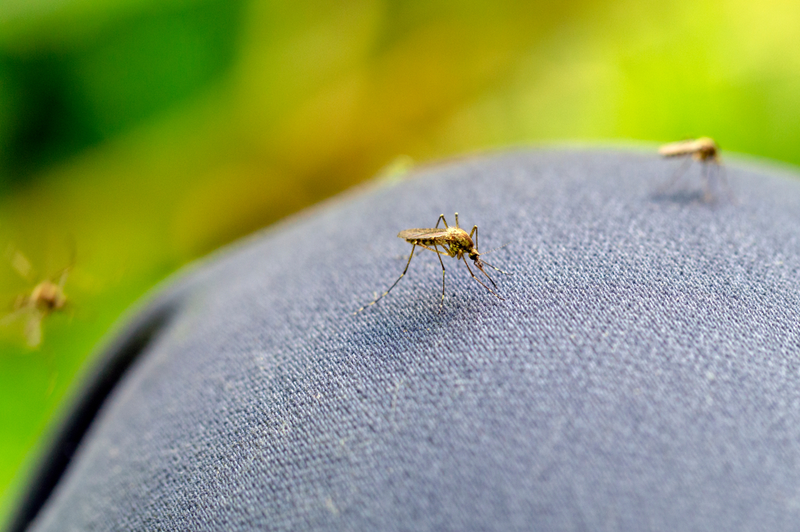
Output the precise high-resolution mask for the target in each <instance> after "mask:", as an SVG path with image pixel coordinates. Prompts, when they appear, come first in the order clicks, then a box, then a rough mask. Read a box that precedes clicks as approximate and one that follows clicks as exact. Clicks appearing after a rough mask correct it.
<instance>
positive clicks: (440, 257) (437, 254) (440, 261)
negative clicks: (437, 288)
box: [433, 244, 444, 310]
mask: <svg viewBox="0 0 800 532" xmlns="http://www.w3.org/2000/svg"><path fill="white" fill-rule="evenodd" d="M433 247H434V248H435V249H436V256H437V257H439V264H441V265H442V302H441V303H439V309H440V310H441V309H442V308H443V307H444V262H442V255H441V253H440V252H439V247H438V246H437V245H436V244H434V245H433Z"/></svg>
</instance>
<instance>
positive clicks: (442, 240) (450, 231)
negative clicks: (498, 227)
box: [354, 213, 508, 314]
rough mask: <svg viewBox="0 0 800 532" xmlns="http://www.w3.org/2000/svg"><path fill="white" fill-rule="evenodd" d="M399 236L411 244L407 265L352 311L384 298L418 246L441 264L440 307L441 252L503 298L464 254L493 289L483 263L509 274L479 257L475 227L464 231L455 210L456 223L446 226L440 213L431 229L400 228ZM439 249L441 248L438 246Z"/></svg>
mask: <svg viewBox="0 0 800 532" xmlns="http://www.w3.org/2000/svg"><path fill="white" fill-rule="evenodd" d="M440 222H444V228H441V229H440V228H439V223H440ZM472 235H475V242H474V243H473V241H472ZM397 236H398V237H399V238H402V239H403V240H405V241H406V242H408V243H409V244H411V255H409V257H408V262H407V263H406V267H405V269H404V270H403V273H401V274H400V277H398V278H397V280H396V281H395V282H394V283H393V284H392V286H390V287H389V289H388V290H386V292H384V293H382V294H381V295H379V296H378V297H377V298H375V300H374V301H372V302H371V303H368V304H366V305H364V306H363V307H361V308H360V309H358V310H357V311H355V312H354V314H358V313H359V312H361V311H362V310H364V309H365V308H367V307H370V306H372V305H374V304H375V303H377V302H378V301H380V300H381V298H383V296H385V295H387V294H388V293H389V292H391V291H392V288H394V287H395V286H397V283H399V282H400V279H402V278H403V276H405V274H406V272H407V271H408V266H409V264H411V259H412V258H413V257H414V250H415V249H417V246H420V247H421V248H424V249H427V250H429V251H433V252H435V253H436V256H437V257H438V258H439V264H441V265H442V301H441V303H440V308H441V306H443V305H444V279H445V267H444V262H442V255H447V256H448V257H454V258H455V259H456V260H463V261H464V264H465V265H466V266H467V270H468V271H469V274H470V275H471V276H472V278H473V279H475V280H476V281H478V282H479V283H480V284H481V285H482V286H483V287H484V288H486V289H487V290H488V291H489V292H491V293H492V294H493V295H494V296H495V297H497V298H498V299H503V298H502V297H501V296H500V295H499V294H498V293H497V292H495V291H494V290H492V289H491V288H489V286H487V285H486V284H485V283H484V282H483V281H481V280H480V279H479V278H478V277H476V276H475V274H474V273H472V269H471V268H470V267H469V263H468V262H467V259H466V257H465V255H466V256H467V257H469V258H470V259H471V260H472V262H473V263H474V264H475V266H476V267H477V268H478V269H479V270H480V271H481V273H483V275H485V276H486V278H487V279H489V282H490V283H492V286H493V287H494V289H495V290H496V289H497V285H496V284H495V283H494V281H493V280H492V278H491V277H489V274H488V273H486V270H484V269H483V266H484V265H486V266H489V267H490V268H493V269H495V270H497V271H498V272H500V273H504V274H508V272H505V271H503V270H501V269H500V268H496V267H495V266H492V265H491V264H489V263H488V262H486V261H484V260H481V258H480V257H481V254H480V253H478V226H477V225H476V226H473V228H472V231H470V232H469V234H467V232H466V231H464V230H463V229H461V227H459V225H458V213H456V226H455V227H451V226H449V225H447V220H445V219H444V214H440V215H439V219H438V220H436V226H435V227H434V228H433V229H406V230H405V231H400V233H398V235H397ZM440 247H441V248H442V249H441V250H440V249H439V248H440Z"/></svg>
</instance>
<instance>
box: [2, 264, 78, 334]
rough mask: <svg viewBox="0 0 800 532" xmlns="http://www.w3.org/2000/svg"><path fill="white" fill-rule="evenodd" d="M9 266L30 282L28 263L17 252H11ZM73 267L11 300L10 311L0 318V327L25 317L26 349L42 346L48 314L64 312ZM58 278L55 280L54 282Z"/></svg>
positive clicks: (30, 274)
mask: <svg viewBox="0 0 800 532" xmlns="http://www.w3.org/2000/svg"><path fill="white" fill-rule="evenodd" d="M10 259H11V265H12V266H13V268H14V269H15V270H16V271H17V273H19V274H20V276H22V277H23V278H24V279H26V280H28V281H31V282H33V278H32V268H31V265H30V262H29V261H28V259H27V258H26V257H25V255H23V254H22V252H21V251H19V250H16V249H15V250H13V251H12V250H10ZM71 268H72V266H71V265H70V266H68V267H66V268H64V269H63V270H62V271H61V272H60V274H59V275H58V276H56V277H55V278H53V279H45V280H43V281H40V282H39V283H37V284H36V286H34V287H33V290H31V291H30V292H29V293H25V294H20V295H18V296H17V297H16V299H15V300H14V306H13V310H12V311H11V312H10V313H9V314H7V315H6V316H4V317H3V318H2V319H0V325H6V324H9V323H11V322H13V321H15V320H17V319H19V318H26V321H25V340H26V342H27V344H28V347H37V346H39V344H41V343H42V321H43V320H44V319H45V318H47V316H49V315H50V314H52V313H54V312H57V311H60V310H63V309H64V307H65V306H66V305H67V296H66V294H65V293H64V285H65V284H66V282H67V276H68V275H69V271H70V269H71ZM56 279H57V280H56Z"/></svg>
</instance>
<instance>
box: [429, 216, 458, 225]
mask: <svg viewBox="0 0 800 532" xmlns="http://www.w3.org/2000/svg"><path fill="white" fill-rule="evenodd" d="M456 217H457V216H456ZM439 222H444V227H445V229H446V228H448V227H450V226H449V225H447V220H445V219H444V214H440V215H439V219H438V220H436V225H434V226H433V227H434V229H435V228H438V227H439ZM456 225H458V221H456Z"/></svg>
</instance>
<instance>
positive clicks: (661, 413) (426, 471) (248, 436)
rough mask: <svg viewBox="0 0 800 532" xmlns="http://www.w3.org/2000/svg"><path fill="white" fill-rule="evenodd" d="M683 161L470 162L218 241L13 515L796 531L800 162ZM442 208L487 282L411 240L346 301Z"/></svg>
mask: <svg viewBox="0 0 800 532" xmlns="http://www.w3.org/2000/svg"><path fill="white" fill-rule="evenodd" d="M679 164H680V163H679V162H676V161H672V160H664V159H660V158H658V156H657V155H655V154H649V153H630V152H619V151H572V150H563V151H520V152H514V153H506V154H499V155H494V156H490V157H476V158H473V159H466V160H461V161H458V162H453V163H448V164H442V165H439V166H432V167H428V168H423V169H421V170H419V171H417V172H414V173H412V174H411V175H410V176H407V177H406V178H404V179H395V180H391V181H389V180H384V181H379V182H375V183H374V184H372V185H371V187H369V188H368V190H366V191H364V190H361V191H358V192H355V193H350V194H345V195H344V196H342V197H339V198H336V199H334V200H331V201H329V202H327V203H325V204H323V205H321V206H319V207H317V208H315V209H313V210H311V211H310V212H307V213H303V214H301V215H297V216H295V217H293V218H291V219H289V220H287V221H285V222H283V223H281V224H279V225H278V226H276V227H273V228H270V229H268V230H266V231H264V232H262V233H260V234H258V235H256V236H254V237H252V238H250V239H247V240H246V241H244V242H240V243H237V244H234V245H233V246H230V247H229V248H227V249H225V250H223V251H222V252H219V253H217V254H215V255H214V256H213V257H211V258H209V259H207V260H205V261H204V262H203V263H201V264H200V265H199V266H196V267H194V268H191V269H189V270H188V271H187V272H185V273H182V274H180V275H179V276H177V278H176V279H175V280H174V281H173V284H172V285H171V286H170V287H169V288H166V289H165V291H164V292H163V293H162V294H161V295H156V296H154V297H153V298H151V301H150V302H149V303H146V304H145V305H144V309H143V310H141V311H140V313H139V316H138V318H136V319H135V320H134V323H133V324H132V325H131V326H130V327H129V328H128V330H127V332H123V333H122V334H121V336H120V340H119V341H117V342H116V343H114V344H112V345H111V346H110V347H109V348H108V349H107V352H106V354H105V356H104V359H103V362H102V363H101V366H100V369H98V371H97V373H96V376H95V379H97V378H99V377H97V375H103V368H106V367H107V366H108V365H113V363H114V361H119V358H120V357H127V358H126V360H129V361H130V367H127V365H126V366H125V367H126V368H127V370H126V371H120V372H119V375H121V377H120V378H119V380H118V381H116V380H115V381H114V382H113V383H112V384H113V385H111V386H108V387H107V388H108V389H107V393H103V394H100V396H98V397H95V398H94V403H93V404H94V407H93V408H94V411H92V412H91V415H84V418H87V419H88V421H87V423H86V427H87V428H86V430H85V431H78V432H79V433H80V434H78V436H81V438H79V443H76V445H77V449H76V451H75V453H74V455H71V456H72V459H71V461H70V462H68V464H66V469H65V470H64V472H63V474H61V475H56V477H57V478H56V480H55V482H54V488H53V490H52V493H48V494H46V495H48V496H46V497H40V503H39V506H37V507H36V508H35V510H36V511H35V512H33V514H32V517H34V521H33V525H32V527H31V529H32V530H35V531H37V532H40V531H51V530H59V531H63V530H121V529H125V530H145V529H147V530H176V531H177V530H237V531H238V530H287V531H288V530H365V531H367V530H386V531H395V530H397V531H399V530H417V531H420V530H422V531H424V530H431V531H434V530H437V531H438V530H454V531H468V530H476V531H478V530H497V531H509V530H583V529H586V530H632V531H641V530H665V531H667V530H668V531H675V530H682V531H691V530H712V529H714V530H728V531H735V530H772V531H776V530H793V529H796V528H797V526H798V523H800V181H799V180H798V179H797V176H796V175H789V174H787V173H785V172H782V171H780V170H776V169H771V168H753V167H746V166H743V165H738V164H735V163H730V162H728V163H726V166H725V169H724V171H725V174H726V175H727V178H728V181H729V182H730V184H729V185H728V186H718V187H717V188H716V189H715V190H714V191H713V192H714V193H713V197H712V201H705V199H706V198H704V189H703V187H704V185H703V180H702V171H703V167H702V165H701V163H694V164H693V165H691V166H690V167H689V169H688V170H687V171H686V173H685V175H683V176H681V179H680V180H679V181H678V183H676V184H674V185H671V188H670V189H669V190H667V191H661V192H659V190H658V189H659V187H660V186H661V185H662V184H663V183H665V182H668V181H669V178H670V176H671V174H672V173H673V172H674V171H675V169H676V168H677V167H678V166H679ZM710 170H714V169H713V168H711V169H710ZM456 211H457V212H458V213H459V222H460V225H461V227H462V228H463V229H465V230H466V231H467V233H469V232H470V230H471V229H472V226H473V225H477V226H478V227H479V230H478V233H479V235H478V248H479V251H480V252H481V253H482V254H483V255H482V256H481V259H485V260H486V261H487V262H489V263H491V264H492V265H494V266H496V267H497V268H500V269H502V270H505V271H507V272H508V274H503V273H500V272H497V271H496V270H494V269H491V268H489V267H485V269H486V272H487V273H488V274H489V276H491V278H492V279H493V281H494V282H495V283H496V285H497V289H496V290H495V292H496V294H497V296H500V297H497V296H496V295H494V294H492V293H491V292H490V291H488V290H487V289H486V287H484V286H482V285H481V284H479V283H478V282H476V281H475V280H474V279H472V277H471V276H470V274H469V272H468V271H467V267H466V266H465V264H464V261H463V260H462V261H458V260H456V259H454V258H452V257H449V256H447V255H443V256H441V258H442V261H443V263H444V266H445V268H446V274H445V280H446V283H445V297H444V300H443V301H442V297H441V294H442V267H441V265H440V263H439V260H438V259H437V257H436V256H435V255H434V253H432V252H430V251H428V250H424V249H421V248H420V247H419V246H417V248H416V250H415V253H414V257H413V258H412V260H411V263H410V265H409V269H408V273H407V274H406V275H405V276H404V277H403V278H402V279H401V280H400V281H399V282H398V283H397V285H396V286H395V287H394V289H393V290H392V291H391V292H390V293H389V294H388V295H387V296H385V297H383V298H382V299H381V300H380V301H379V302H378V303H377V304H375V305H372V306H368V307H367V308H365V309H364V310H363V311H361V312H358V313H355V314H354V312H355V311H356V310H357V309H359V308H360V307H362V306H364V305H365V304H366V303H369V302H370V301H372V300H373V299H375V297H376V296H377V295H379V294H381V293H382V292H384V291H385V290H386V289H387V288H388V287H389V286H390V285H391V284H392V283H393V282H394V281H395V280H396V279H397V277H398V276H399V275H400V273H401V272H402V271H403V268H404V267H405V265H406V262H407V261H408V254H409V253H410V251H411V245H410V244H408V243H406V242H405V241H403V240H402V239H398V238H396V236H395V235H396V234H397V232H398V231H400V230H403V229H408V228H419V227H422V228H426V227H433V226H434V224H435V223H436V221H437V217H438V216H439V214H441V213H444V215H445V219H446V221H447V223H448V224H449V225H450V226H452V225H454V224H455V218H454V213H455V212H456ZM440 227H442V225H441V224H440ZM503 246H504V247H503ZM492 248H500V249H496V250H493V251H491V252H490V253H489V251H490V250H492ZM465 259H466V262H467V263H468V264H469V267H470V268H471V269H472V271H473V272H474V273H475V274H476V275H477V276H478V278H479V279H480V280H481V281H483V283H484V284H485V285H486V286H489V287H492V289H493V290H494V287H493V286H492V284H491V282H490V281H489V280H488V279H487V277H484V276H483V274H482V273H481V272H479V271H478V270H477V269H476V266H475V264H474V263H473V261H472V260H470V259H469V258H468V257H467V256H465ZM501 298H502V299H501ZM142 331H146V333H147V334H144V333H143V332H142ZM137 342H138V343H137ZM86 386H88V388H89V389H95V388H96V386H95V388H92V382H89V383H88V384H86ZM78 403H79V404H78V406H76V411H81V408H83V409H85V408H87V407H86V402H85V401H84V402H83V403H81V402H80V401H79V402H78ZM84 412H85V410H84ZM73 417H74V416H73ZM66 427H67V429H68V427H69V421H68V422H67V424H66ZM67 429H64V430H67ZM76 441H77V440H76ZM48 464H49V462H47V461H45V465H44V467H43V470H45V471H46V470H47V467H48ZM34 488H35V483H34Z"/></svg>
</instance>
